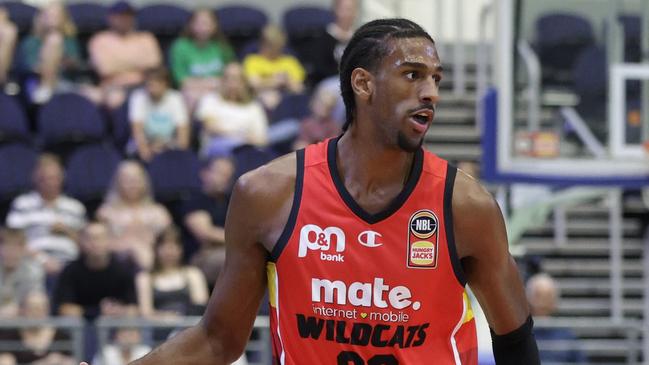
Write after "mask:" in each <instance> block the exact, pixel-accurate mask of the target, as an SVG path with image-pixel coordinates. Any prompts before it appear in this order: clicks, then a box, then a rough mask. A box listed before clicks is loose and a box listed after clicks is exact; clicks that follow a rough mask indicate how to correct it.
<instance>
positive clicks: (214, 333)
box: [132, 173, 278, 365]
mask: <svg viewBox="0 0 649 365" xmlns="http://www.w3.org/2000/svg"><path fill="white" fill-rule="evenodd" d="M259 177H260V176H255V173H252V175H251V174H247V175H244V176H243V177H242V178H241V179H239V181H238V182H237V184H236V185H235V188H234V192H233V194H232V199H231V201H230V208H229V210H228V216H227V220H226V227H225V230H226V249H227V258H226V262H225V266H224V268H223V271H222V272H221V274H220V275H219V280H218V282H217V283H216V287H215V289H214V292H213V293H212V297H211V298H210V301H209V303H208V306H207V309H206V311H205V314H204V315H203V318H202V320H201V322H200V323H199V324H198V325H196V326H194V327H191V328H189V329H187V330H185V331H183V332H181V333H180V334H178V335H177V336H175V337H174V338H172V339H171V340H169V341H168V342H166V343H164V344H163V345H161V346H160V347H158V348H157V349H155V350H154V351H153V352H151V353H150V354H149V355H147V356H145V357H144V358H142V359H140V360H138V361H136V362H134V363H133V364H132V365H150V364H151V365H152V364H155V365H163V364H187V365H193V364H196V365H199V364H200V365H204V364H211V365H221V364H229V363H231V362H234V361H235V360H236V359H237V358H238V357H239V356H240V355H241V353H242V352H243V350H244V348H245V346H246V344H247V342H248V339H249V337H250V332H251V331H252V327H253V324H254V321H255V318H256V315H257V310H258V308H259V304H260V302H261V298H262V297H263V294H264V290H265V288H266V258H267V255H268V251H267V250H266V249H265V248H264V247H263V246H262V245H261V244H260V243H259V242H260V237H261V236H262V235H264V233H263V231H265V230H266V228H265V227H266V226H267V223H266V222H269V221H271V219H269V214H270V212H271V211H274V212H275V215H277V210H278V209H277V207H275V206H274V205H275V204H276V203H277V198H273V197H272V196H268V194H270V193H272V192H269V190H270V188H269V187H268V185H269V184H267V181H268V180H266V179H263V178H262V179H260V178H259ZM262 184H265V185H266V186H264V187H262Z"/></svg>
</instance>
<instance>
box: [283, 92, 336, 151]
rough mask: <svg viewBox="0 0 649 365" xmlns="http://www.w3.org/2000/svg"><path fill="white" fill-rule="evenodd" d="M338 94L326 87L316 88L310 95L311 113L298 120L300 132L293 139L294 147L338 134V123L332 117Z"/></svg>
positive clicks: (298, 147) (300, 146)
mask: <svg viewBox="0 0 649 365" xmlns="http://www.w3.org/2000/svg"><path fill="white" fill-rule="evenodd" d="M337 101H338V94H336V93H333V92H331V90H329V89H327V88H320V89H318V90H317V91H316V92H315V93H314V94H313V96H312V97H311V115H309V116H308V117H306V118H304V119H303V120H302V121H301V122H300V133H299V135H298V137H297V139H296V141H295V145H294V147H295V149H300V148H304V147H306V146H307V145H309V144H312V143H317V142H320V141H324V140H325V139H327V138H329V137H335V136H337V135H339V134H340V133H341V132H342V130H341V128H340V124H339V123H338V121H337V120H336V119H335V118H334V117H333V113H334V108H335V106H336V102H337Z"/></svg>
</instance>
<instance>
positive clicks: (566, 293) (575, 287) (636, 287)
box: [555, 277, 644, 298]
mask: <svg viewBox="0 0 649 365" xmlns="http://www.w3.org/2000/svg"><path fill="white" fill-rule="evenodd" d="M555 280H556V281H557V285H558V286H559V288H560V290H561V296H562V297H563V298H566V297H577V296H579V297H585V296H593V297H598V296H599V297H601V296H609V295H610V293H611V280H610V279H609V278H608V277H603V278H555ZM622 287H623V293H624V294H625V295H627V296H633V297H641V296H642V294H643V290H644V283H643V279H640V278H625V279H624V280H623V282H622Z"/></svg>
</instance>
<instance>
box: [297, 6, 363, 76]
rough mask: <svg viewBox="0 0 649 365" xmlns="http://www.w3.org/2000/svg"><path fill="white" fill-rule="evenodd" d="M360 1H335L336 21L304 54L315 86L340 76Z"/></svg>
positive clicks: (316, 38)
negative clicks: (344, 52) (341, 64)
mask: <svg viewBox="0 0 649 365" xmlns="http://www.w3.org/2000/svg"><path fill="white" fill-rule="evenodd" d="M358 3H359V1H358V0H333V2H332V8H333V12H334V15H335V21H334V22H333V23H330V24H329V25H328V26H327V28H326V29H325V31H324V32H322V33H321V34H319V35H317V36H316V37H315V39H313V41H312V42H309V46H310V47H308V48H307V49H305V50H304V52H303V54H302V56H303V57H302V59H303V60H302V61H303V62H304V63H305V65H308V69H309V70H313V71H312V72H311V74H310V75H309V80H310V81H311V82H312V84H313V85H315V84H318V83H319V82H320V81H322V80H324V79H326V78H328V77H331V76H337V75H338V63H339V62H340V58H341V57H342V55H343V51H344V50H345V47H346V46H347V43H348V42H349V40H350V39H351V38H352V35H353V34H354V30H355V24H356V17H357V15H358Z"/></svg>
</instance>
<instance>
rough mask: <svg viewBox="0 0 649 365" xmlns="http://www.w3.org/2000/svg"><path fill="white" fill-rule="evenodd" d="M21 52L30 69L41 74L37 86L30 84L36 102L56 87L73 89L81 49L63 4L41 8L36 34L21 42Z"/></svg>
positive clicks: (29, 89)
mask: <svg viewBox="0 0 649 365" xmlns="http://www.w3.org/2000/svg"><path fill="white" fill-rule="evenodd" d="M19 51H20V57H21V61H22V63H23V65H24V66H25V68H26V70H27V71H30V72H33V73H34V74H36V75H38V80H36V81H37V82H36V83H35V85H32V84H31V83H29V82H28V84H27V85H26V86H27V91H28V93H29V94H30V98H31V100H32V102H34V103H37V104H42V103H45V102H47V101H48V100H49V99H50V98H51V97H52V94H53V93H54V92H55V91H56V90H63V91H68V90H72V89H73V86H72V76H73V75H71V73H72V72H74V71H75V70H78V68H79V66H80V63H81V52H80V48H79V43H78V42H77V39H76V28H75V26H74V23H72V20H71V19H70V17H69V15H68V13H67V11H66V10H65V6H63V4H62V3H59V2H52V3H49V4H48V5H45V6H44V7H43V8H41V10H40V12H39V13H38V14H37V15H36V18H35V19H34V28H33V30H32V34H31V35H29V36H27V37H26V38H25V39H23V40H22V41H21V42H20V49H19Z"/></svg>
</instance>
